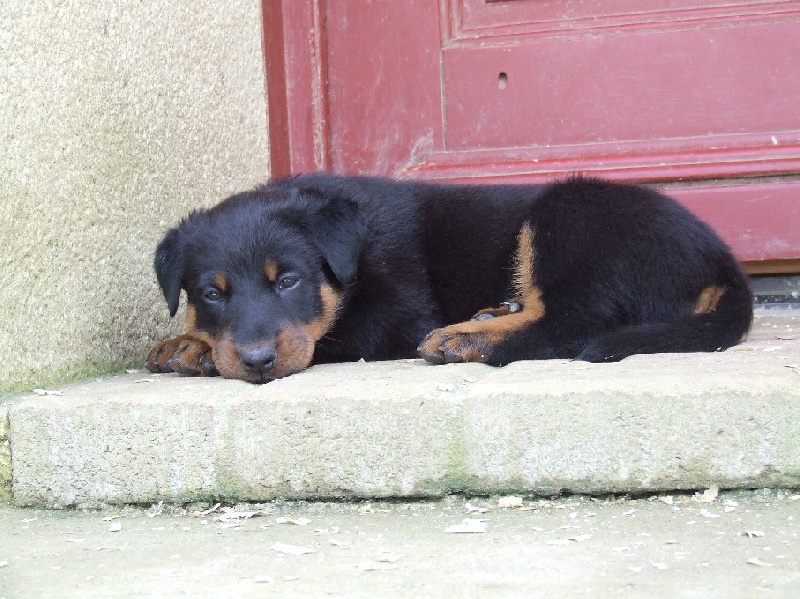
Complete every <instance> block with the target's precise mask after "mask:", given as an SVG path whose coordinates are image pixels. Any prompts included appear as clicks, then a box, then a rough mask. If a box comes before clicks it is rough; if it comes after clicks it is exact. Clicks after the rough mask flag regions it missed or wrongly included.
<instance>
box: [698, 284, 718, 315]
mask: <svg viewBox="0 0 800 599" xmlns="http://www.w3.org/2000/svg"><path fill="white" fill-rule="evenodd" d="M724 293H725V287H716V286H714V285H711V286H709V287H706V288H705V289H703V291H701V292H700V295H699V296H698V298H697V301H696V302H695V304H694V313H695V314H708V313H709V312H713V311H714V310H716V309H717V304H719V300H720V299H722V296H723V295H724Z"/></svg>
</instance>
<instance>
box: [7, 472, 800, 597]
mask: <svg viewBox="0 0 800 599" xmlns="http://www.w3.org/2000/svg"><path fill="white" fill-rule="evenodd" d="M501 506H507V507H501ZM458 531H471V532H458ZM798 535H800V495H798V494H797V493H796V492H793V491H784V490H774V489H773V490H759V491H733V492H721V493H718V491H717V490H716V488H712V489H707V490H705V491H704V492H702V493H699V492H698V493H696V494H693V493H688V494H658V495H654V496H650V497H642V498H629V497H604V498H594V497H586V496H570V497H562V498H559V499H537V498H520V497H509V496H503V497H491V498H488V497H479V498H474V497H473V498H465V497H462V496H449V497H446V498H444V499H440V500H432V501H410V502H398V501H392V502H383V501H372V502H356V503H352V502H351V503H328V502H317V503H310V502H280V501H278V502H270V503H266V504H256V505H228V504H223V505H218V504H208V503H196V504H191V505H188V506H178V507H175V506H169V505H166V504H154V505H152V506H150V507H148V508H142V507H131V506H111V507H106V508H104V509H100V510H90V509H84V510H74V509H70V510H44V509H30V508H13V507H10V506H9V505H2V504H0V539H2V541H0V599H12V598H14V599H37V598H47V599H52V598H60V597H67V598H72V597H81V598H86V599H89V598H94V597H102V598H108V597H153V598H156V597H157V598H172V597H209V598H215V597H222V598H229V597H236V598H240V597H242V598H247V597H311V598H313V597H348V598H349V597H355V598H358V597H370V598H371V597H381V598H384V597H385V598H390V599H391V598H394V597H426V598H427V597H430V598H438V597H442V598H447V599H451V598H459V597H482V598H483V597H488V598H492V597H526V598H531V597H533V598H537V597H542V598H550V597H646V598H648V599H652V598H661V597H663V598H665V599H666V598H670V599H673V598H687V599H689V598H691V599H695V598H701V597H702V598H704V599H709V598H711V599H714V598H719V599H737V598H742V599H745V598H747V599H751V598H753V597H768V598H787V599H788V598H795V597H798V596H800V538H798Z"/></svg>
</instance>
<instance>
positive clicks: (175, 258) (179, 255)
mask: <svg viewBox="0 0 800 599" xmlns="http://www.w3.org/2000/svg"><path fill="white" fill-rule="evenodd" d="M183 246H184V240H183V233H181V230H180V228H175V229H170V230H169V231H168V232H167V234H166V236H165V237H164V239H163V240H162V241H161V243H159V244H158V247H157V248H156V257H155V260H154V261H153V266H154V267H155V269H156V277H157V278H158V284H159V285H161V292H162V293H163V294H164V299H165V300H167V306H169V315H170V316H175V313H176V312H177V311H178V304H179V302H180V297H181V281H182V279H183V270H184V267H185V260H184V251H183Z"/></svg>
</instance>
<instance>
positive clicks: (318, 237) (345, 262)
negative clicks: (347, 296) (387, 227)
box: [309, 195, 367, 284]
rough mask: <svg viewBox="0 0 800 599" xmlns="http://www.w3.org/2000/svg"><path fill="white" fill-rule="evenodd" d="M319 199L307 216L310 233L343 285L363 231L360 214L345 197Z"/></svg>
mask: <svg viewBox="0 0 800 599" xmlns="http://www.w3.org/2000/svg"><path fill="white" fill-rule="evenodd" d="M322 198H323V199H322V204H321V205H320V206H319V207H318V209H317V210H315V211H313V212H312V215H311V219H310V222H309V226H310V228H311V234H312V235H313V237H314V241H315V242H316V243H317V246H318V247H319V248H320V251H321V252H322V256H323V257H324V258H325V261H326V262H327V263H328V266H330V269H331V271H333V274H334V275H335V276H336V278H337V279H338V280H339V281H340V282H341V283H344V284H348V283H352V282H353V281H354V280H355V278H356V271H357V269H358V256H359V254H360V253H361V247H362V245H363V243H364V238H365V236H366V232H367V223H366V220H365V218H364V214H363V212H362V211H361V209H360V208H359V206H358V204H357V203H356V202H354V201H353V200H351V199H349V198H343V197H337V196H332V197H329V196H326V195H323V196H322Z"/></svg>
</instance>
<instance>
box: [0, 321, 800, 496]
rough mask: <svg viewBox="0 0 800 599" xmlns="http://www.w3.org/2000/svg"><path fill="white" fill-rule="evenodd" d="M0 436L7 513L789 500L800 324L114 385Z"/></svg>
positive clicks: (31, 414)
mask: <svg viewBox="0 0 800 599" xmlns="http://www.w3.org/2000/svg"><path fill="white" fill-rule="evenodd" d="M2 436H5V437H6V442H7V444H8V445H10V450H11V460H10V466H11V467H10V468H9V465H8V462H9V459H8V457H7V456H6V457H5V458H3V457H2V451H0V477H1V476H2V473H3V471H4V466H3V460H5V462H6V463H5V471H6V472H8V471H9V470H10V471H11V479H12V480H11V485H10V486H11V492H12V493H13V500H14V501H15V502H16V503H17V504H19V505H44V506H70V505H92V504H96V503H148V502H154V501H159V500H163V501H165V502H191V501H198V500H209V499H226V500H246V501H264V500H270V499H274V498H307V499H311V498H349V499H352V498H362V497H363V498H374V497H431V496H441V495H445V494H447V493H451V492H466V493H471V494H495V493H509V492H513V493H523V494H541V495H550V494H555V493H560V492H564V491H567V492H576V493H589V494H604V493H643V492H654V491H665V490H678V489H698V488H705V487H708V486H711V485H714V484H716V485H719V486H720V487H721V488H748V487H750V488H752V487H768V486H772V487H798V486H800V312H799V311H790V310H787V311H758V312H757V318H756V324H755V327H754V330H753V332H752V333H751V335H750V339H749V340H748V341H747V342H746V343H744V344H743V345H740V346H738V347H736V348H733V349H731V350H729V351H726V352H722V353H714V354H680V355H678V354H670V355H656V356H635V357H632V358H628V359H626V360H624V361H623V362H621V363H618V364H587V363H583V362H572V361H566V360H549V361H540V362H518V363H515V364H511V365H509V366H507V367H505V368H491V367H488V366H483V365H479V364H456V365H449V366H430V365H428V364H425V363H424V362H422V361H419V360H403V361H396V362H383V363H352V364H338V365H322V366H316V367H313V368H310V369H309V370H307V371H305V372H303V373H300V374H297V375H294V376H291V377H288V378H286V379H283V380H279V381H275V382H272V383H269V384H267V385H262V386H256V385H250V384H247V383H243V382H240V381H229V380H222V379H218V378H213V379H192V378H182V377H178V376H175V375H150V374H146V373H143V372H142V373H134V374H126V375H121V376H117V377H113V378H109V379H107V380H100V381H93V382H88V383H85V384H81V385H77V386H73V387H69V388H66V389H63V395H53V396H43V397H40V396H28V397H24V398H20V399H19V400H15V401H12V402H11V403H10V404H6V405H5V406H3V407H2V408H0V447H2V445H3V443H2V441H3V439H2ZM5 478H6V479H8V474H6V475H5ZM0 486H2V479H1V478H0ZM8 486H9V485H8V481H7V480H6V487H8Z"/></svg>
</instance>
